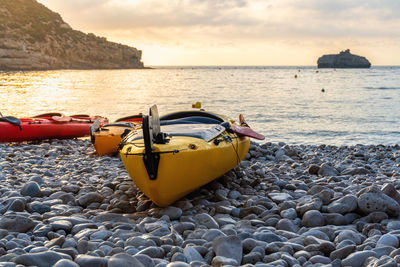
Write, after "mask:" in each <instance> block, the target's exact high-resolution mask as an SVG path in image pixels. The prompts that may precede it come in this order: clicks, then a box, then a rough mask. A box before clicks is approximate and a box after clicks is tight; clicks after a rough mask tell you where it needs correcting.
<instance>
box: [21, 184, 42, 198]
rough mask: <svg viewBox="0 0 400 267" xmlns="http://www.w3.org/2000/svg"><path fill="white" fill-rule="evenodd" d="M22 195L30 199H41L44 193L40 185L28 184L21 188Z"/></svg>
mask: <svg viewBox="0 0 400 267" xmlns="http://www.w3.org/2000/svg"><path fill="white" fill-rule="evenodd" d="M21 195H23V196H30V197H40V196H41V195H42V191H41V190H40V185H39V184H38V183H36V182H28V183H27V184H25V185H24V186H23V187H22V188H21Z"/></svg>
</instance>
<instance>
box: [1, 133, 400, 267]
mask: <svg viewBox="0 0 400 267" xmlns="http://www.w3.org/2000/svg"><path fill="white" fill-rule="evenodd" d="M49 151H50V152H49ZM1 152H2V153H1V157H0V172H1V173H0V213H1V214H2V215H1V216H0V262H1V263H0V266H16V264H31V265H37V266H108V265H110V266H140V267H141V266H146V267H147V266H149V267H152V266H158V267H161V266H175V267H180V266H192V267H194V266H196V267H197V266H210V265H212V266H223V265H230V266H239V265H242V266H258V267H264V266H279V265H281V266H341V265H343V266H397V264H398V263H400V248H399V236H400V223H399V222H398V216H399V215H400V204H399V203H400V193H399V191H398V189H400V182H399V178H400V157H399V156H400V147H399V146H398V145H393V146H383V145H376V146H374V145H356V146H340V147H337V146H330V145H320V146H316V145H288V144H284V143H281V144H274V143H265V144H256V143H251V147H250V153H249V154H248V155H247V156H246V160H244V161H242V163H241V164H240V165H239V166H238V167H236V168H235V170H234V171H230V172H228V173H227V174H225V175H223V176H222V177H221V178H220V179H218V180H215V181H213V182H211V183H209V184H208V185H205V186H203V187H202V188H200V189H199V190H196V191H195V192H193V193H191V194H190V195H188V196H186V197H184V198H183V199H181V200H179V201H178V202H176V203H174V204H173V205H171V206H169V207H165V208H159V207H157V206H156V205H154V204H152V202H151V201H149V200H148V199H147V198H146V197H145V196H144V195H143V194H142V193H141V192H140V190H138V189H137V188H136V186H135V185H134V183H133V182H132V180H131V179H130V178H129V175H128V174H127V173H126V171H125V169H124V167H123V164H122V162H121V160H120V159H119V157H118V156H117V157H108V156H105V157H97V156H95V155H94V154H93V147H92V145H91V143H90V141H89V140H61V141H57V140H55V141H50V142H42V143H38V144H1ZM46 155H47V156H46Z"/></svg>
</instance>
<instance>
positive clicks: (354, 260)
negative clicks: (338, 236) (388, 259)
mask: <svg viewBox="0 0 400 267" xmlns="http://www.w3.org/2000/svg"><path fill="white" fill-rule="evenodd" d="M376 256H377V255H376V253H375V252H373V251H370V250H367V251H357V252H354V253H352V254H350V255H349V256H347V258H345V259H344V260H342V266H352V267H361V266H363V263H364V261H365V260H366V259H367V258H368V257H376Z"/></svg>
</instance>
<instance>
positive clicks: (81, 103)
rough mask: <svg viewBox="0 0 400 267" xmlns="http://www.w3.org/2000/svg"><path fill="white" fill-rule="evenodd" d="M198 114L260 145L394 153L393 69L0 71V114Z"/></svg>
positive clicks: (397, 116)
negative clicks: (226, 122) (246, 128)
mask: <svg viewBox="0 0 400 267" xmlns="http://www.w3.org/2000/svg"><path fill="white" fill-rule="evenodd" d="M196 102H200V103H201V105H202V108H203V109H205V110H207V111H212V112H216V113H220V114H224V115H227V116H229V117H231V118H233V119H237V118H238V116H239V114H243V115H244V117H245V119H246V121H247V123H248V124H249V125H250V126H251V127H252V128H253V129H255V130H256V131H258V132H260V133H262V134H264V135H265V140H264V141H261V142H285V143H287V144H297V145H298V144H304V145H310V144H315V145H320V144H326V145H336V146H341V145H356V144H364V145H378V144H384V145H395V144H399V142H400V66H377V67H371V68H370V69H318V68H316V67H304V66H298V67H293V66H290V67H275V66H273V67H272V66H246V67H243V66H229V67H228V66H221V67H220V66H207V67H204V66H201V67H199V66H190V67H189V66H184V67H180V66H176V67H171V66H168V67H163V66H153V67H152V68H150V69H140V70H135V69H133V70H54V71H53V70H52V71H28V72H0V103H1V104H0V112H1V113H2V115H3V116H15V117H30V116H35V115H38V114H41V113H45V112H61V113H63V114H65V115H73V114H89V115H101V116H105V117H107V118H109V120H110V121H114V120H116V119H118V118H120V117H124V116H128V115H134V114H138V113H143V114H148V112H149V108H150V106H152V105H154V104H156V105H157V106H158V110H159V113H160V114H166V113H169V112H173V111H179V110H190V109H192V104H194V103H196Z"/></svg>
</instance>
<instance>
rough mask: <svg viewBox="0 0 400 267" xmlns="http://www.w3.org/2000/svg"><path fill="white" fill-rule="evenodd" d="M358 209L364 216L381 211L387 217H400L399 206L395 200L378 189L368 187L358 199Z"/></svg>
mask: <svg viewBox="0 0 400 267" xmlns="http://www.w3.org/2000/svg"><path fill="white" fill-rule="evenodd" d="M358 207H359V208H360V210H361V211H362V212H364V213H366V214H369V213H372V212H375V211H383V212H385V213H387V214H388V215H389V216H392V217H397V216H399V215H400V205H399V203H397V201H396V200H394V199H393V198H391V197H389V196H388V195H386V194H384V193H383V192H382V191H381V190H380V189H379V188H376V187H373V186H372V187H369V188H368V189H367V191H366V192H365V193H362V194H361V195H360V196H359V198H358Z"/></svg>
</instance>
